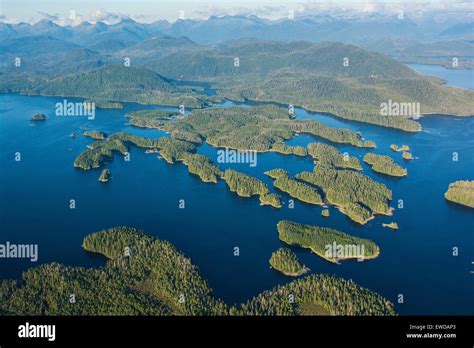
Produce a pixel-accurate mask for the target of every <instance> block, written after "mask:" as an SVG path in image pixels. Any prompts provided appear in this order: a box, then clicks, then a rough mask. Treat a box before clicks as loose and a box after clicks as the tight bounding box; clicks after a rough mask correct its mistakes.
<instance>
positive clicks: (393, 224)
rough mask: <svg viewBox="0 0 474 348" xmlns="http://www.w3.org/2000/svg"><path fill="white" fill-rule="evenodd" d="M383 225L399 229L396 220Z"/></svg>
mask: <svg viewBox="0 0 474 348" xmlns="http://www.w3.org/2000/svg"><path fill="white" fill-rule="evenodd" d="M382 227H388V228H391V229H392V230H398V224H397V223H396V222H391V223H389V224H382Z"/></svg>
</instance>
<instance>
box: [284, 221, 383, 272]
mask: <svg viewBox="0 0 474 348" xmlns="http://www.w3.org/2000/svg"><path fill="white" fill-rule="evenodd" d="M277 229H278V235H279V238H280V240H281V241H283V242H285V243H287V244H289V245H296V246H300V247H302V248H308V249H311V251H313V252H314V253H315V254H316V255H318V256H320V257H322V258H323V259H325V260H328V261H330V262H334V263H339V261H341V260H347V259H359V260H366V259H373V258H376V257H377V256H378V255H379V254H380V250H379V247H378V246H377V244H375V243H374V242H372V241H371V240H368V239H363V238H358V237H353V236H350V235H348V234H346V233H343V232H340V231H338V230H335V229H332V228H327V227H319V226H310V225H303V224H299V223H296V222H292V221H286V220H283V221H280V222H279V223H278V225H277Z"/></svg>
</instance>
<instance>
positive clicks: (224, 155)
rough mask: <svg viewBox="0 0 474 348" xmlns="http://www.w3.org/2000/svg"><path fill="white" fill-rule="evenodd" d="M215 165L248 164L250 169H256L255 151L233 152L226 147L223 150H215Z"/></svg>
mask: <svg viewBox="0 0 474 348" xmlns="http://www.w3.org/2000/svg"><path fill="white" fill-rule="evenodd" d="M217 163H248V164H249V166H250V167H256V166H257V151H255V150H233V149H229V148H228V147H226V148H225V150H223V149H220V150H217Z"/></svg>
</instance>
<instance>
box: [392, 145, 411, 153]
mask: <svg viewBox="0 0 474 348" xmlns="http://www.w3.org/2000/svg"><path fill="white" fill-rule="evenodd" d="M390 149H392V150H393V151H396V152H403V151H410V147H409V146H408V145H402V146H398V145H396V144H392V145H390Z"/></svg>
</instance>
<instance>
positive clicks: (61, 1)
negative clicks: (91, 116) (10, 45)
mask: <svg viewBox="0 0 474 348" xmlns="http://www.w3.org/2000/svg"><path fill="white" fill-rule="evenodd" d="M400 9H405V10H411V11H415V10H422V11H426V10H429V9H437V10H439V11H451V12H452V11H462V12H464V13H465V12H466V11H471V12H472V11H474V0H403V1H402V0H372V1H371V0H270V1H269V0H214V1H212V0H154V1H153V0H0V20H1V21H4V22H8V23H18V22H28V23H35V22H37V21H39V20H41V19H49V20H53V21H54V22H56V23H57V24H60V25H67V24H68V25H76V24H79V23H81V22H82V21H90V22H96V21H104V22H106V23H114V22H118V21H120V19H121V18H124V17H131V18H133V19H134V20H136V21H139V22H146V23H149V22H153V21H156V20H159V19H166V20H168V21H170V22H174V21H176V20H177V19H178V18H181V19H196V18H201V19H205V18H208V17H209V16H222V15H251V14H252V15H257V16H259V17H264V18H269V19H276V18H282V17H288V15H289V14H290V11H291V12H292V13H294V15H295V16H299V15H311V14H315V13H323V12H324V13H325V12H329V13H333V14H341V13H352V12H353V11H357V12H362V13H371V12H384V11H385V12H397V11H399V10H400Z"/></svg>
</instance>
